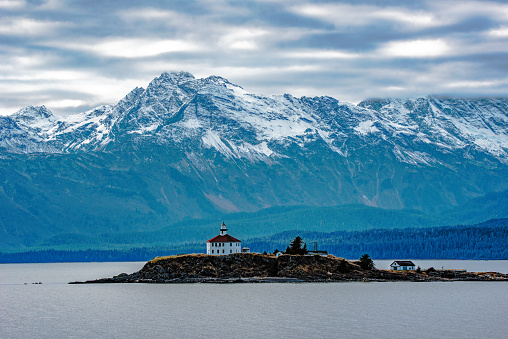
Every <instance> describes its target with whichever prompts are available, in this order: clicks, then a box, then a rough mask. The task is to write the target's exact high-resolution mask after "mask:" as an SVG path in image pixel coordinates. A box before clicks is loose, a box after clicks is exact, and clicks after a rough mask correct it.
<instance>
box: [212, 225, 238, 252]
mask: <svg viewBox="0 0 508 339" xmlns="http://www.w3.org/2000/svg"><path fill="white" fill-rule="evenodd" d="M241 244H242V242H241V241H240V240H238V239H236V238H233V237H232V236H230V235H229V234H228V228H227V227H226V224H225V223H222V225H221V227H220V234H219V235H218V236H216V237H214V238H212V239H210V240H208V241H207V242H206V254H211V255H226V254H233V253H241V252H242V246H241Z"/></svg>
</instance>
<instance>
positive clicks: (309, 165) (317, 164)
mask: <svg viewBox="0 0 508 339" xmlns="http://www.w3.org/2000/svg"><path fill="white" fill-rule="evenodd" d="M507 127H508V101H507V99H503V98H501V99H482V100H473V99H442V98H435V97H425V98H417V99H407V100H391V99H387V100H369V101H365V102H362V103H360V104H359V105H353V104H349V103H345V102H341V101H339V100H337V99H334V98H330V97H314V98H308V97H302V98H295V97H293V96H291V95H288V94H285V95H279V96H269V97H268V96H261V95H256V94H251V93H248V92H246V91H245V90H244V89H242V88H241V87H240V86H238V85H235V84H232V83H230V82H229V81H228V80H226V79H223V78H221V77H217V76H211V77H208V78H205V79H196V78H195V77H194V76H193V75H192V74H189V73H186V72H176V73H163V74H162V75H161V76H160V77H157V78H155V79H154V80H153V81H152V82H151V83H150V84H149V85H148V86H147V88H146V89H144V88H136V89H134V90H133V91H131V93H129V94H128V95H127V96H126V97H125V98H123V99H122V100H120V101H119V102H118V103H117V104H114V105H110V106H101V107H97V108H95V109H92V110H90V111H88V112H83V113H80V114H76V115H71V116H65V117H56V116H54V115H53V114H52V113H51V112H50V111H49V110H47V109H46V108H45V107H30V106H29V107H27V108H24V109H22V110H20V111H19V112H17V113H15V114H13V115H10V116H2V117H0V178H1V180H0V209H1V212H2V215H4V216H5V217H4V218H3V220H2V226H3V227H1V228H0V233H2V236H3V239H8V240H4V241H9V242H12V243H13V244H14V243H16V242H19V239H25V240H22V242H25V243H26V244H30V243H33V241H32V240H30V237H31V236H32V235H37V238H38V239H39V240H40V239H41V238H42V237H44V236H48V235H54V234H61V233H74V232H77V233H84V234H96V233H103V232H117V231H118V232H120V231H124V232H125V231H137V230H147V229H157V228H160V227H163V226H166V225H168V224H170V223H172V222H175V221H178V220H182V219H183V218H185V217H192V218H199V217H208V216H212V215H217V214H224V213H230V212H250V211H256V210H259V209H261V208H265V207H270V206H278V205H312V206H332V205H341V204H353V203H360V204H365V205H369V206H374V207H381V208H393V209H404V208H406V209H414V210H419V211H422V212H425V213H433V214H435V213H439V212H441V211H443V210H445V209H448V208H450V207H452V206H457V205H459V204H462V203H465V202H466V201H468V200H469V199H471V198H474V197H478V196H481V195H483V194H485V193H487V192H491V191H498V190H504V189H508V156H507V150H508V128H507ZM20 225H23V226H22V227H21V226H20ZM407 226H411V225H407Z"/></svg>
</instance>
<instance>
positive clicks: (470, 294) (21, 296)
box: [0, 261, 508, 338]
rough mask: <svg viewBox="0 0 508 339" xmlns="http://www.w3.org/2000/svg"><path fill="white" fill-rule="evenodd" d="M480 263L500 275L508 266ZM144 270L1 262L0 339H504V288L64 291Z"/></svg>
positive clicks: (507, 287)
mask: <svg viewBox="0 0 508 339" xmlns="http://www.w3.org/2000/svg"><path fill="white" fill-rule="evenodd" d="M439 262H442V261H439ZM453 262H454V263H457V264H460V267H459V266H457V267H454V268H467V266H466V265H468V263H469V264H471V263H472V262H466V261H453ZM415 263H416V264H418V265H420V266H422V268H423V267H426V266H424V264H421V263H420V262H418V263H417V262H416V261H415ZM488 263H493V264H494V265H499V267H504V270H505V271H506V268H508V261H489V262H488ZM376 264H377V265H378V267H380V268H381V266H380V263H379V262H377V261H376ZM388 264H389V263H388ZM484 264H485V262H484ZM142 265H143V263H140V262H138V263H71V264H67V263H66V264H11V265H0V338H35V337H37V338H62V337H63V338H84V337H86V338H94V337H101V338H120V337H126V338H139V337H151V338H170V337H171V338H201V337H203V338H204V337H208V338H216V337H219V336H222V337H225V338H239V337H244V338H264V337H279V338H415V337H417V338H506V337H507V336H506V333H508V324H507V314H508V283H505V282H447V283H404V282H394V283H329V284H314V283H312V284H235V285H213V284H194V285H191V284H189V285H185V284H181V285H150V284H102V285H67V284H66V283H67V282H68V281H74V280H86V279H93V278H99V277H108V276H113V275H115V274H118V273H120V272H127V273H130V272H133V271H136V270H138V269H139V268H141V267H142ZM432 265H433V266H434V267H441V266H443V265H436V264H435V262H434V264H432ZM445 268H448V267H446V266H445ZM485 270H486V271H489V270H493V269H489V268H487V269H485ZM497 270H498V271H503V269H497ZM39 281H40V282H42V284H41V285H39V284H37V285H33V284H31V283H32V282H39ZM24 283H27V285H24Z"/></svg>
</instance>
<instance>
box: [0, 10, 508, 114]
mask: <svg viewBox="0 0 508 339" xmlns="http://www.w3.org/2000/svg"><path fill="white" fill-rule="evenodd" d="M178 70H184V71H189V72H191V73H193V74H194V75H195V76H196V77H207V76H209V75H220V76H222V77H224V78H227V79H229V80H230V81H231V82H233V83H235V84H238V85H240V86H242V87H243V88H244V89H245V90H247V91H249V92H252V93H257V94H266V95H269V94H283V93H290V94H293V95H295V96H298V97H300V96H321V95H329V96H332V97H335V98H337V99H339V100H342V101H348V102H353V103H357V102H359V101H361V100H363V99H367V98H372V97H414V96H422V95H428V94H445V95H452V96H475V97H476V96H507V94H508V92H507V89H508V4H506V3H505V2H504V1H499V2H495V1H492V2H489V1H458V0H454V1H447V0H438V1H409V0H406V1H386V0H385V1H381V0H379V1H305V0H302V1H300V0H290V1H278V0H264V1H241V0H232V1H226V0H182V1H139V0H136V1H131V0H118V1H99V0H98V1H63V0H49V1H44V0H33V1H31V0H26V1H25V0H19V1H18V0H0V114H3V115H5V114H11V113H13V112H15V111H17V110H18V109H20V108H22V107H25V106H28V105H34V106H35V105H46V107H48V108H49V109H51V110H52V111H53V112H54V113H55V114H70V113H75V112H78V111H84V110H86V109H89V108H91V107H95V106H97V105H99V104H113V103H116V102H117V101H118V100H119V99H121V98H122V97H123V96H125V95H126V94H127V93H128V92H129V91H130V90H132V89H133V88H134V87H136V86H140V87H146V86H147V84H148V83H149V82H150V80H152V79H153V78H154V77H156V76H158V75H160V73H162V72H165V71H178Z"/></svg>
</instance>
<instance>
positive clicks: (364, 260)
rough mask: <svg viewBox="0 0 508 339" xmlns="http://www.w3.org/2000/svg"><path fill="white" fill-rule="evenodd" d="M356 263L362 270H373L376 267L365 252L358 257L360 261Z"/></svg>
mask: <svg viewBox="0 0 508 339" xmlns="http://www.w3.org/2000/svg"><path fill="white" fill-rule="evenodd" d="M358 264H359V265H360V267H361V268H362V270H373V269H375V268H376V266H375V265H374V261H372V259H371V258H370V256H369V255H368V254H367V253H365V254H364V255H362V256H361V257H360V261H359V263H358Z"/></svg>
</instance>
